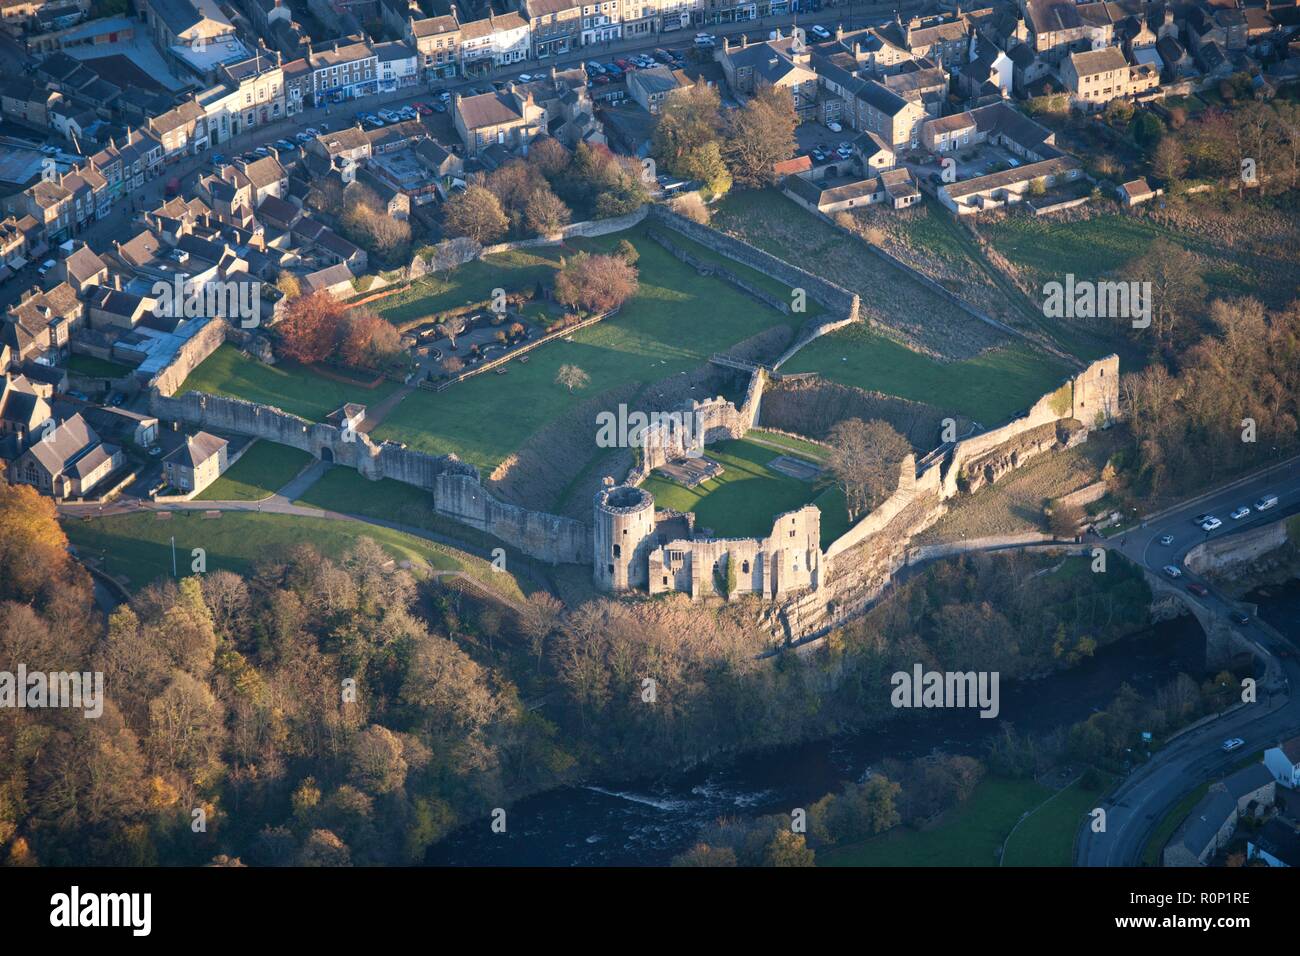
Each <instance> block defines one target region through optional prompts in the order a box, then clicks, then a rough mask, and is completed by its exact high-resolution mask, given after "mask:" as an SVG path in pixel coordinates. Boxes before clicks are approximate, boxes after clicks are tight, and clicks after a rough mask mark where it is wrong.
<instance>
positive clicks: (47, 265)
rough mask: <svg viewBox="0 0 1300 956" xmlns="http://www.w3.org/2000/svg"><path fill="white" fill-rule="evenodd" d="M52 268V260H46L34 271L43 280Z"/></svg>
mask: <svg viewBox="0 0 1300 956" xmlns="http://www.w3.org/2000/svg"><path fill="white" fill-rule="evenodd" d="M53 268H54V260H53V259H46V260H45V261H44V262H42V263H41V267H40V268H39V269H37V270H36V274H37V275H38V276H40V277H41V278H42V279H44V278H45V277H46V276H47V275H49V274H50V270H51V269H53Z"/></svg>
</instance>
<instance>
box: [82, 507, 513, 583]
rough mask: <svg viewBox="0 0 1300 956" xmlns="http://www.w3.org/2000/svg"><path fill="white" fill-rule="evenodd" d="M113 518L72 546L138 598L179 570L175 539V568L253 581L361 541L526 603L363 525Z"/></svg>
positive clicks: (188, 514) (445, 558)
mask: <svg viewBox="0 0 1300 956" xmlns="http://www.w3.org/2000/svg"><path fill="white" fill-rule="evenodd" d="M168 513H170V514H171V515H172V517H171V518H170V519H167V520H160V519H159V518H158V517H157V514H156V513H144V514H133V515H114V516H112V517H107V518H92V519H87V520H77V521H65V522H64V530H65V531H66V532H67V535H68V539H69V540H70V541H71V542H72V543H73V544H74V545H76V547H77V548H78V549H80V550H81V551H82V552H83V554H84V555H85V556H86V557H87V558H88V559H92V560H93V559H98V560H99V561H100V562H101V567H102V568H103V569H104V570H105V571H107V573H109V574H110V575H112V576H113V577H116V578H119V579H123V580H125V581H127V582H129V586H130V587H131V588H132V589H133V590H134V589H137V588H140V587H143V586H144V585H146V584H148V583H150V582H151V581H155V580H157V579H158V578H163V577H167V576H169V575H170V574H171V569H172V550H171V539H172V537H173V536H175V538H176V565H177V570H178V571H179V572H180V574H182V575H185V574H189V573H190V564H191V560H192V559H191V557H190V553H191V549H193V548H203V549H204V550H205V552H206V559H207V570H208V572H212V571H217V570H226V571H233V572H235V573H236V574H246V573H248V572H249V571H250V570H252V568H253V566H254V565H255V564H256V563H257V562H258V561H260V560H262V559H264V558H268V557H272V556H274V555H275V554H276V553H277V552H279V551H283V550H286V549H288V548H291V547H293V546H295V545H298V544H310V545H312V546H313V547H315V548H316V549H317V550H318V551H320V552H321V553H322V554H324V555H326V556H329V557H338V556H339V555H341V554H343V553H344V552H345V551H346V550H347V549H348V548H350V547H351V546H352V544H353V543H354V542H355V541H356V540H357V539H358V538H363V537H365V538H372V539H374V540H375V541H376V542H377V543H378V544H380V545H381V546H382V547H383V548H384V550H385V551H387V552H388V553H389V554H390V555H392V557H393V558H394V560H396V561H409V562H411V564H412V565H413V566H415V567H417V568H424V569H426V570H432V571H443V572H449V571H458V572H462V573H465V574H468V575H470V576H472V577H474V578H475V579H477V580H479V581H481V582H482V583H484V584H486V585H488V586H490V587H492V588H493V589H496V590H498V591H499V593H502V594H503V595H504V596H506V597H509V598H511V599H513V600H518V599H519V598H520V597H521V596H522V595H521V592H520V591H519V589H518V587H517V585H516V584H515V582H514V579H513V578H512V577H511V576H510V575H508V574H493V573H492V572H491V570H490V568H489V567H488V566H487V563H486V562H484V561H482V560H481V559H477V558H474V557H472V556H471V555H467V554H464V553H463V552H457V551H456V550H455V549H452V548H449V547H447V546H445V545H442V544H438V543H436V542H433V541H427V540H425V539H423V538H417V537H415V536H414V535H409V534H404V533H402V532H400V531H393V530H391V529H389V528H382V527H376V526H374V525H368V524H363V523H361V522H357V521H342V520H337V519H331V518H308V517H303V516H300V515H275V514H261V513H257V512H235V511H227V512H222V513H221V517H219V518H205V517H204V514H203V512H201V511H175V512H168Z"/></svg>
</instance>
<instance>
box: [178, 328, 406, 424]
mask: <svg viewBox="0 0 1300 956" xmlns="http://www.w3.org/2000/svg"><path fill="white" fill-rule="evenodd" d="M398 387H399V386H398V384H397V383H396V382H390V381H387V380H385V381H383V382H381V383H380V384H379V385H377V386H375V387H374V388H366V387H364V386H362V385H353V384H349V383H347V382H339V381H335V380H334V379H332V378H326V377H325V376H323V375H318V374H317V373H316V372H313V371H312V370H311V369H309V368H303V367H302V366H298V365H294V364H293V363H289V362H283V363H281V364H279V365H264V364H262V363H261V362H259V361H257V360H256V359H252V358H245V357H244V356H243V355H241V354H240V352H239V350H238V349H236V348H235V347H234V346H232V345H223V346H221V348H219V349H217V350H216V351H215V352H213V353H212V354H211V355H210V356H208V357H207V359H205V360H204V361H203V364H201V365H200V366H199V367H198V368H196V369H195V370H194V371H193V372H191V373H190V374H189V377H188V378H186V379H185V381H184V383H183V384H182V385H181V387H180V389H179V392H178V394H184V393H185V392H208V393H210V394H212V395H227V396H229V397H231V398H242V399H246V400H247V401H250V402H260V403H262V404H264V405H274V406H276V407H278V408H281V409H283V410H284V411H286V412H289V413H290V414H292V415H299V416H301V417H302V418H306V419H308V420H309V421H314V422H319V421H323V420H324V419H325V416H326V415H328V414H329V413H330V412H332V411H334V410H335V409H336V408H338V407H339V406H340V405H342V404H343V403H345V402H357V403H359V404H361V405H377V404H379V402H381V401H383V400H384V399H385V398H387V397H388V396H389V395H391V394H392V393H393V392H394V391H395V390H396V389H397V388H398Z"/></svg>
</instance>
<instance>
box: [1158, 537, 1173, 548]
mask: <svg viewBox="0 0 1300 956" xmlns="http://www.w3.org/2000/svg"><path fill="white" fill-rule="evenodd" d="M1160 543H1161V544H1162V545H1164V546H1165V547H1166V548H1167V547H1169V546H1170V545H1171V544H1173V543H1174V536H1173V535H1172V534H1162V535H1161V536H1160Z"/></svg>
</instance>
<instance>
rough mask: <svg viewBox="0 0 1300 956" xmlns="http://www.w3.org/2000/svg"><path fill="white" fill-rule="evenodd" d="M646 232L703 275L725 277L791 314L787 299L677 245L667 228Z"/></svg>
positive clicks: (755, 296) (775, 307)
mask: <svg viewBox="0 0 1300 956" xmlns="http://www.w3.org/2000/svg"><path fill="white" fill-rule="evenodd" d="M646 234H647V235H648V236H649V237H650V238H651V239H653V240H654V241H655V242H657V243H659V245H661V246H663V247H664V248H665V249H667V250H668V251H669V252H670V253H672V255H673V256H675V257H676V258H678V259H680V260H681V261H682V262H684V263H686V264H687V265H688V266H690V267H691V268H692V269H695V270H696V271H697V272H700V273H701V274H703V275H709V276H714V277H716V278H721V279H724V280H726V281H727V282H729V283H731V284H732V285H734V286H735V287H736V288H737V289H739V290H740V291H741V292H744V293H745V294H746V295H748V296H751V297H753V298H755V299H757V300H758V301H759V302H762V303H763V304H764V305H768V306H771V307H772V308H774V309H776V310H777V311H778V312H781V313H784V314H785V315H789V314H790V303H789V302H787V301H786V300H785V299H782V298H780V297H779V296H775V295H773V294H772V293H770V292H768V291H767V290H766V289H760V288H759V287H758V286H756V285H754V284H753V283H750V282H746V281H745V280H744V279H742V278H741V277H740V276H738V275H736V273H734V272H732V271H731V270H730V269H728V268H726V266H722V265H719V264H718V263H716V262H707V261H705V260H704V259H701V258H700V257H699V256H696V255H693V254H691V253H690V252H689V251H687V250H686V249H683V248H682V247H681V246H679V245H677V243H675V242H673V241H672V239H671V238H670V237H669V235H668V231H667V230H664V229H648V230H646Z"/></svg>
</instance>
